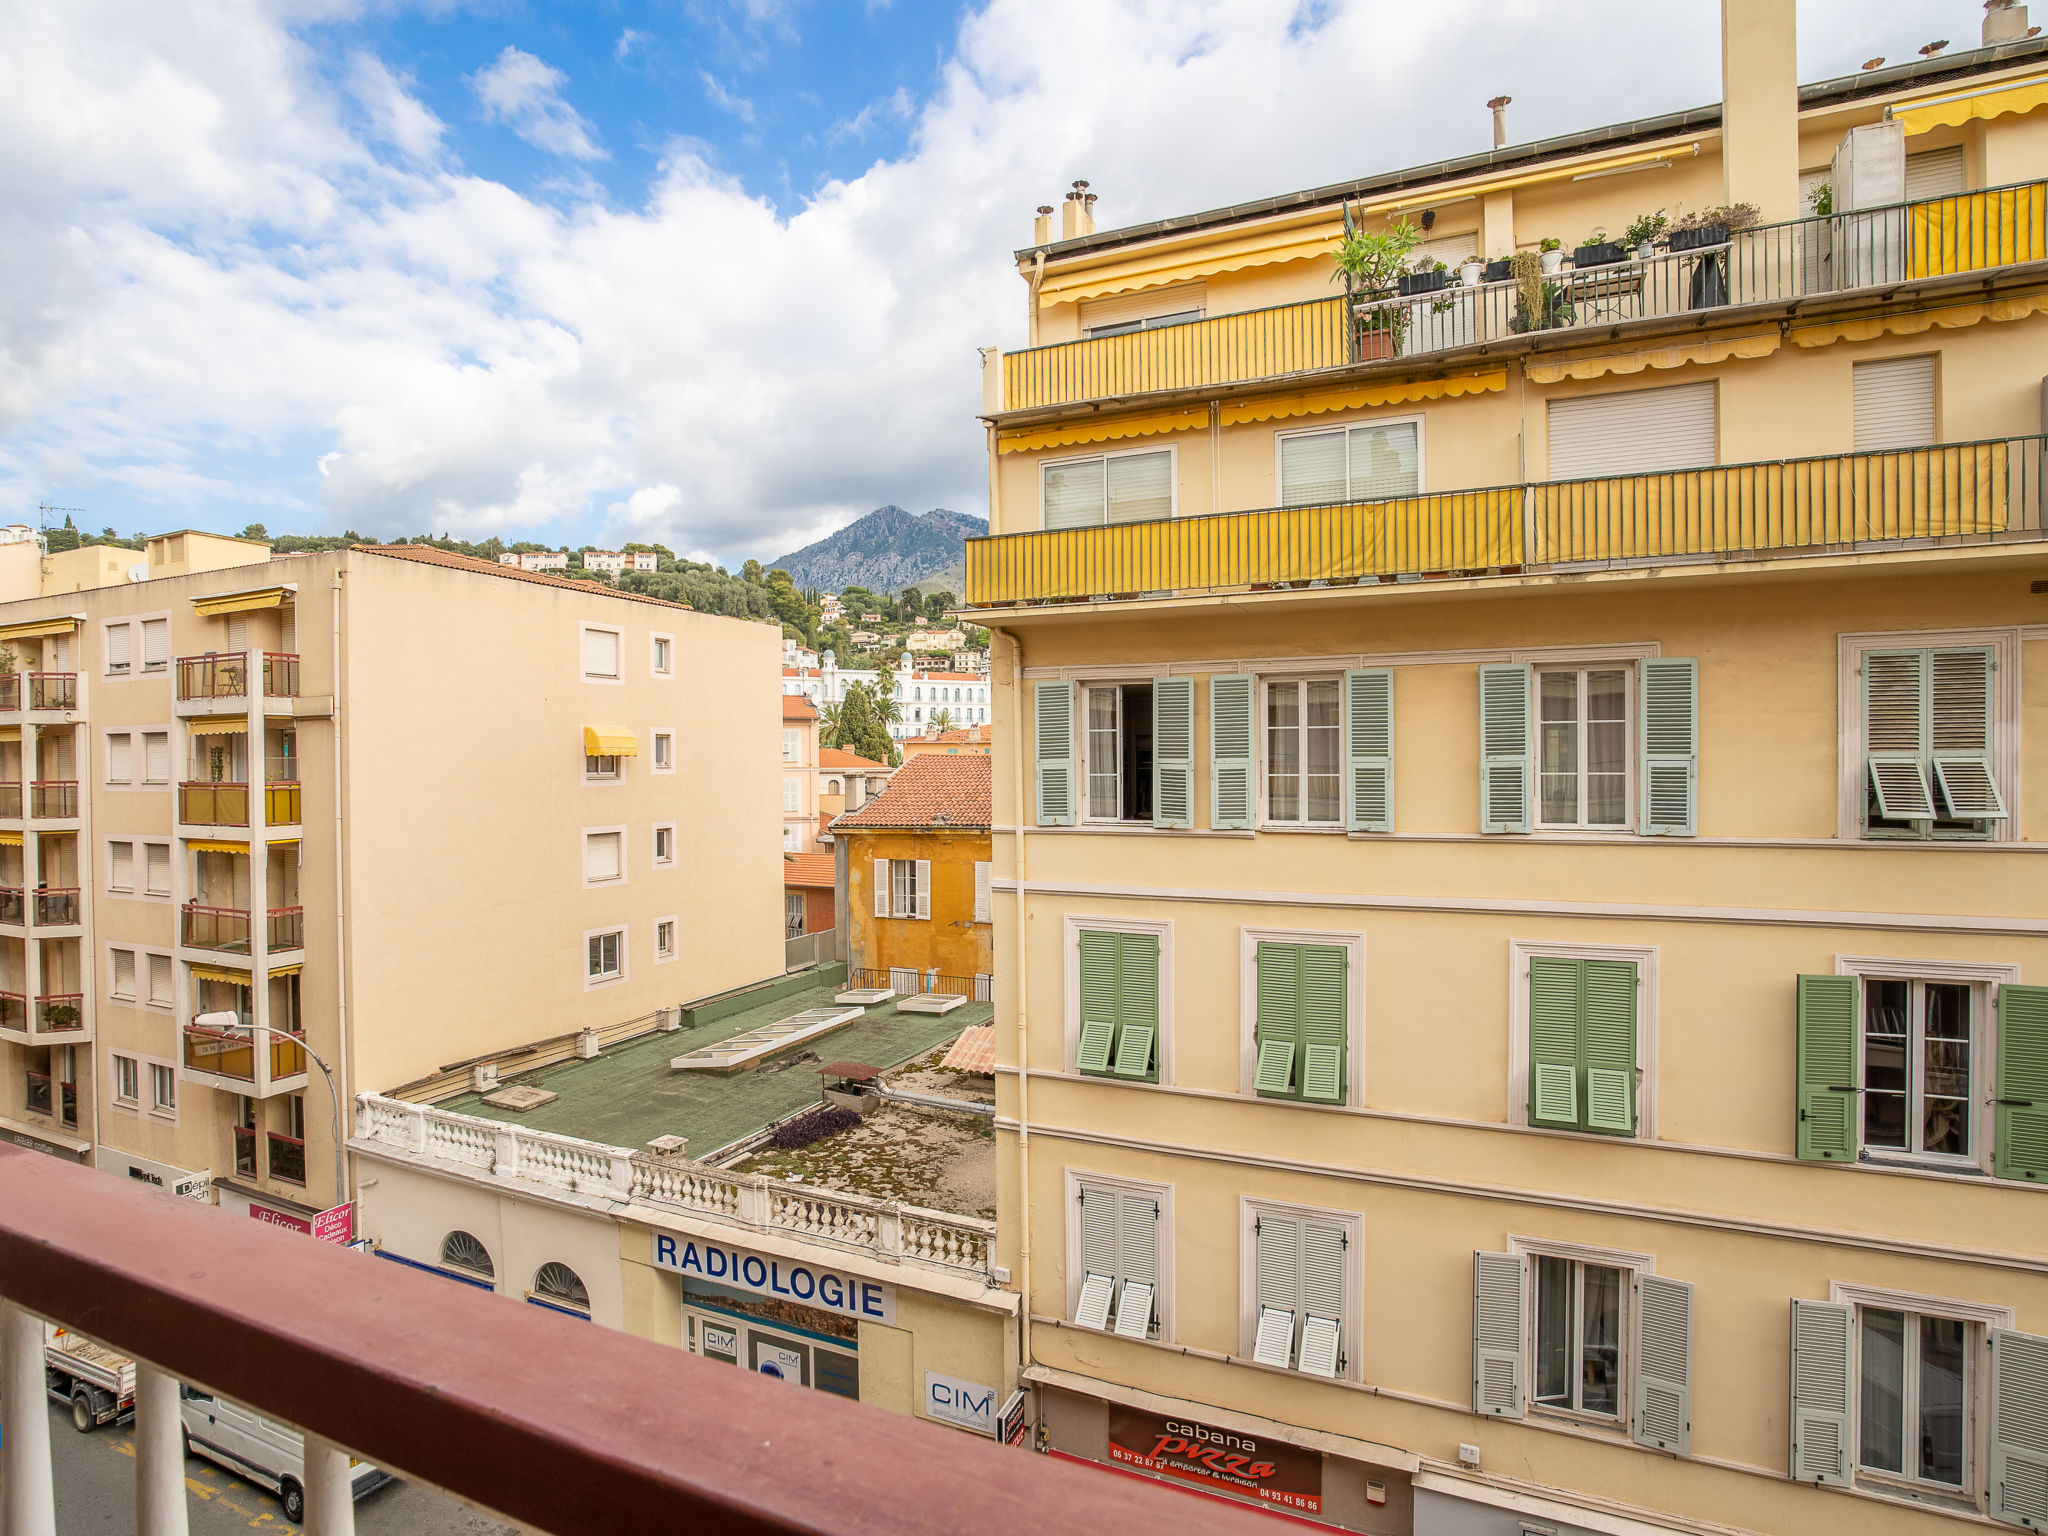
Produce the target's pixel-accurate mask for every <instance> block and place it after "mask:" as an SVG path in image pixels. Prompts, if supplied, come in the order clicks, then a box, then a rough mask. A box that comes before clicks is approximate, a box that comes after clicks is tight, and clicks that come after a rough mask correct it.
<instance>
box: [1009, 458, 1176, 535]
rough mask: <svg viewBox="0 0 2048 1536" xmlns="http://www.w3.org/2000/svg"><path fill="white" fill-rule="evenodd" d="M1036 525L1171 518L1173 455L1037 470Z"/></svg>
mask: <svg viewBox="0 0 2048 1536" xmlns="http://www.w3.org/2000/svg"><path fill="white" fill-rule="evenodd" d="M1039 476H1040V479H1039V494H1040V506H1041V509H1042V515H1041V518H1040V523H1041V526H1043V527H1044V528H1045V529H1047V530H1048V531H1050V530H1053V529H1057V528H1093V527H1100V526H1102V525H1103V524H1105V523H1141V522H1149V521H1153V520H1156V519H1159V518H1168V517H1172V516H1173V480H1174V451H1173V450H1172V449H1171V448H1158V449H1151V450H1149V451H1139V452H1135V453H1111V454H1102V455H1098V456H1096V457H1092V458H1086V459H1064V460H1061V461H1060V462H1058V463H1052V464H1043V465H1041V466H1040V467H1039Z"/></svg>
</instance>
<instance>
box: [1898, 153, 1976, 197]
mask: <svg viewBox="0 0 2048 1536" xmlns="http://www.w3.org/2000/svg"><path fill="white" fill-rule="evenodd" d="M1968 185H1969V182H1968V180H1967V179H1966V170H1965V167H1964V164H1963V146H1962V145H1960V144H1955V145H1951V146H1950V147H1949V148H1947V149H1923V150H1921V151H1920V152H1919V153H1918V154H1914V155H1908V156H1906V201H1907V202H1909V203H1917V202H1919V201H1920V200H1921V199H1923V198H1930V197H1955V196H1958V195H1959V194H1961V193H1962V192H1963V191H1964V189H1965V188H1967V187H1968Z"/></svg>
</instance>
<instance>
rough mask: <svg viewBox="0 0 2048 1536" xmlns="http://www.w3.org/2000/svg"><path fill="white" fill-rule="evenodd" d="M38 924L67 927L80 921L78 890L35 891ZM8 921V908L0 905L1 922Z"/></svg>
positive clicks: (49, 926)
mask: <svg viewBox="0 0 2048 1536" xmlns="http://www.w3.org/2000/svg"><path fill="white" fill-rule="evenodd" d="M35 899H36V926H37V927H38V928H66V927H69V926H71V925H72V924H74V923H76V922H77V921H78V891H77V890H76V889H75V888H74V889H71V890H61V889H58V890H52V889H48V888H45V889H42V890H38V891H37V892H35ZM6 921H7V916H6V909H5V906H4V905H0V923H4V922H6Z"/></svg>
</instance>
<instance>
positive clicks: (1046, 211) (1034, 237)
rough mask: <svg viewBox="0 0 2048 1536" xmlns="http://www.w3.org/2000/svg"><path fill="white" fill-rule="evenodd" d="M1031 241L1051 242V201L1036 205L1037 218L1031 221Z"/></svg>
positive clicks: (1036, 243) (1045, 243)
mask: <svg viewBox="0 0 2048 1536" xmlns="http://www.w3.org/2000/svg"><path fill="white" fill-rule="evenodd" d="M1031 243H1032V244H1033V245H1051V244H1052V204H1051V203H1040V204H1039V205H1038V218H1037V219H1036V220H1035V221H1034V222H1033V223H1032V226H1031Z"/></svg>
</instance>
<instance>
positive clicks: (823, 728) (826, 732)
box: [818, 703, 839, 747]
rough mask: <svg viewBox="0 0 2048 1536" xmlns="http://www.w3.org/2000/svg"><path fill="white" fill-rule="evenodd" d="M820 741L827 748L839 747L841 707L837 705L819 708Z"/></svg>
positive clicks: (822, 705) (828, 704) (829, 704)
mask: <svg viewBox="0 0 2048 1536" xmlns="http://www.w3.org/2000/svg"><path fill="white" fill-rule="evenodd" d="M818 741H819V744H820V745H822V746H827V747H836V746H838V745H839V706H838V705H837V704H836V703H825V704H820V705H819V706H818Z"/></svg>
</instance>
